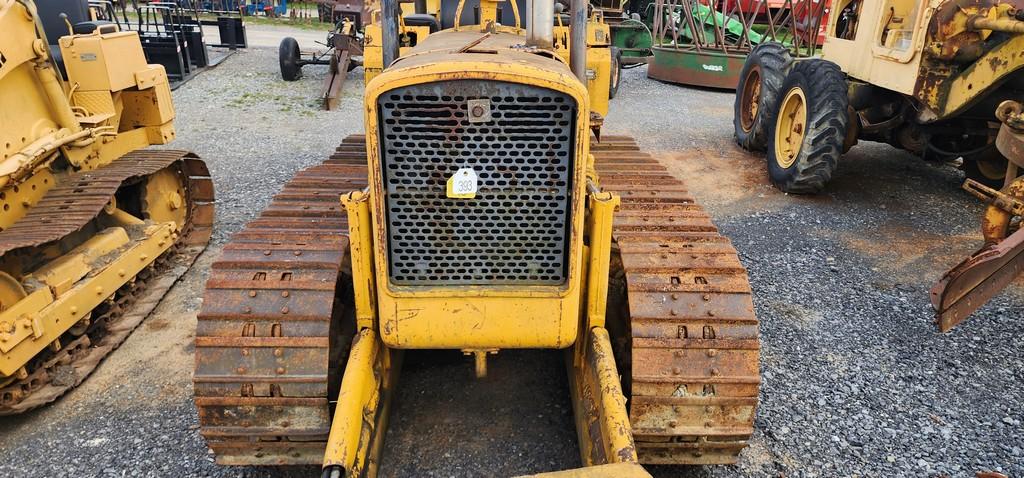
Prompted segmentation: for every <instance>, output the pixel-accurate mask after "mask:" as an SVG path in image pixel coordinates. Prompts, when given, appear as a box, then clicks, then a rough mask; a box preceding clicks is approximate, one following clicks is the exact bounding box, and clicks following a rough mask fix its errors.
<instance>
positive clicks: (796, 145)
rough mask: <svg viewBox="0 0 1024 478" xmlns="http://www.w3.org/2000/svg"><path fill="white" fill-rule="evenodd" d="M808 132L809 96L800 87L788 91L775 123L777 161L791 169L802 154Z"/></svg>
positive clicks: (783, 166) (784, 167) (783, 167)
mask: <svg viewBox="0 0 1024 478" xmlns="http://www.w3.org/2000/svg"><path fill="white" fill-rule="evenodd" d="M806 132H807V97H806V96H804V92H803V90H801V89H800V87H794V88H792V89H790V90H789V91H787V92H786V96H785V97H784V98H783V99H782V107H781V108H779V117H778V120H776V123H775V162H777V163H778V164H779V166H780V167H782V169H789V167H790V166H792V165H793V163H795V162H796V157H797V156H798V155H799V154H800V147H801V146H802V145H803V142H804V135H805V134H806Z"/></svg>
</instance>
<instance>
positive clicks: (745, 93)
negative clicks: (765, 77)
mask: <svg viewBox="0 0 1024 478" xmlns="http://www.w3.org/2000/svg"><path fill="white" fill-rule="evenodd" d="M741 92H742V93H741V96H740V127H741V128H743V131H746V132H748V133H749V132H750V130H751V129H753V128H754V119H755V118H757V111H758V105H759V103H760V101H761V67H759V66H754V67H753V68H751V69H750V74H748V75H747V77H746V79H744V80H743V89H742V90H741Z"/></svg>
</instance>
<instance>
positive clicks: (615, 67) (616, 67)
mask: <svg viewBox="0 0 1024 478" xmlns="http://www.w3.org/2000/svg"><path fill="white" fill-rule="evenodd" d="M610 50H611V55H612V66H611V70H610V72H609V73H610V75H611V81H609V82H608V99H612V98H615V95H618V94H619V80H620V79H621V78H622V50H620V49H619V48H618V47H614V46H613V47H611V49H610Z"/></svg>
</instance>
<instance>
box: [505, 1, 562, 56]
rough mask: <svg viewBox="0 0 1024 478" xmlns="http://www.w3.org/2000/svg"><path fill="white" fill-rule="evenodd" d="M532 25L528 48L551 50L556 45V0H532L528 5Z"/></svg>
mask: <svg viewBox="0 0 1024 478" xmlns="http://www.w3.org/2000/svg"><path fill="white" fill-rule="evenodd" d="M513 1H514V0H513ZM526 8H527V16H528V17H529V19H530V24H529V26H528V28H527V29H526V46H532V47H537V48H542V49H545V50H551V49H553V48H554V44H555V0H532V1H530V2H529V3H528V4H527V5H526Z"/></svg>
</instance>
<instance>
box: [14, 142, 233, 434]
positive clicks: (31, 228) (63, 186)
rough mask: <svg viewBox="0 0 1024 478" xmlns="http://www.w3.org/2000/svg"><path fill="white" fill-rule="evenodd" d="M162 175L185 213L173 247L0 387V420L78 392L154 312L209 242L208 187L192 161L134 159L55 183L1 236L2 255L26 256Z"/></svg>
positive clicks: (175, 155) (180, 155)
mask: <svg viewBox="0 0 1024 478" xmlns="http://www.w3.org/2000/svg"><path fill="white" fill-rule="evenodd" d="M164 168H174V170H175V171H176V172H177V174H178V176H179V178H181V179H182V182H183V183H184V184H185V192H186V198H185V201H186V204H188V207H189V209H188V214H187V216H186V221H185V228H184V229H183V230H182V232H181V234H180V235H179V238H178V240H177V242H176V243H175V245H174V246H172V247H171V248H170V249H168V250H167V251H166V252H164V254H162V255H161V256H160V257H157V258H156V259H154V261H153V262H152V263H151V264H150V265H149V266H148V267H146V268H145V269H143V270H141V271H140V272H139V273H138V274H136V276H135V277H133V278H131V279H130V280H129V281H128V282H127V283H125V284H124V285H123V286H122V287H121V288H119V289H118V290H117V291H116V292H115V293H114V294H113V295H112V296H111V297H110V298H109V299H108V300H107V301H105V302H103V303H102V304H101V305H100V306H98V307H97V308H96V309H94V310H92V311H91V312H92V314H93V316H92V321H91V322H90V324H89V326H88V327H86V328H85V329H84V330H83V331H77V332H71V331H69V332H67V333H65V334H64V335H63V336H62V337H61V338H60V339H59V341H60V344H61V347H60V349H59V350H57V351H53V349H46V350H45V351H44V352H43V353H41V354H39V355H37V356H36V357H35V358H33V359H32V361H31V362H30V363H29V364H28V365H27V366H26V376H24V377H23V378H18V379H15V380H14V381H12V382H11V383H9V384H6V385H4V386H3V387H0V416H2V415H13V414H18V413H23V412H26V411H28V410H31V409H34V408H37V407H40V406H42V405H45V404H47V403H49V402H52V401H53V400H56V399H57V398H58V397H60V396H61V395H63V394H64V393H65V392H67V391H68V390H70V389H71V388H74V387H76V386H77V385H78V384H80V383H81V382H82V381H83V380H84V379H85V378H86V377H87V376H88V375H89V374H90V373H91V372H92V371H93V370H94V369H95V368H96V367H97V366H98V365H99V363H100V362H101V361H102V360H103V358H104V357H106V355H107V354H108V353H110V352H111V351H112V350H114V349H115V348H117V346H118V345H120V344H121V342H123V341H124V339H125V338H127V337H128V335H129V334H130V333H131V332H132V330H134V329H135V327H136V326H138V325H139V323H141V322H142V321H143V320H144V319H145V318H146V317H147V316H148V315H149V313H150V312H152V310H153V309H154V308H155V307H156V306H157V304H159V303H160V299H161V298H162V297H163V296H164V294H165V293H166V292H167V290H169V289H170V288H171V286H172V285H174V283H175V282H176V281H177V280H178V278H179V277H181V275H182V274H184V273H185V271H187V270H188V269H189V267H190V266H191V265H192V262H194V261H195V258H196V257H197V256H198V255H199V253H200V252H202V251H203V249H204V248H205V247H206V243H207V242H208V241H209V239H210V234H211V232H212V227H213V200H214V198H213V182H212V181H211V179H210V173H209V171H208V170H207V168H206V164H205V163H204V162H203V161H202V160H200V159H199V158H198V157H197V156H195V155H194V154H192V153H189V152H186V151H177V150H139V151H134V152H131V153H128V154H126V155H124V156H122V157H121V158H118V159H117V160H115V161H113V162H112V163H110V164H109V165H107V166H104V167H102V168H99V169H96V170H92V171H83V172H78V173H73V174H70V175H68V176H66V177H64V178H60V179H58V182H57V183H56V184H55V185H54V187H53V189H51V190H50V191H48V192H47V193H46V195H45V196H44V197H43V199H42V200H41V201H40V202H39V203H38V204H36V205H35V206H33V208H32V210H31V212H29V213H28V214H26V215H25V217H24V218H22V219H21V220H20V221H18V222H17V223H16V224H15V225H14V226H12V227H10V228H8V229H7V230H4V231H2V232H0V253H2V254H7V253H18V252H22V251H31V249H32V248H35V247H39V246H43V245H46V244H48V243H51V242H53V241H56V240H59V239H61V238H63V237H65V236H67V235H68V234H71V233H73V232H75V231H77V230H79V229H80V228H82V227H83V226H84V225H85V224H87V223H88V222H89V221H92V220H93V219H94V218H96V217H97V215H98V214H99V213H100V211H102V210H103V208H104V206H106V205H107V204H108V203H109V202H110V200H111V198H113V197H114V194H115V193H116V192H117V191H118V189H119V188H120V187H121V186H122V185H125V184H129V183H131V182H133V181H137V180H141V179H143V178H144V177H145V176H147V175H150V174H152V173H155V172H157V171H160V170H162V169H164Z"/></svg>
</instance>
